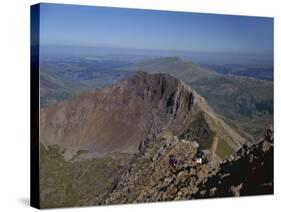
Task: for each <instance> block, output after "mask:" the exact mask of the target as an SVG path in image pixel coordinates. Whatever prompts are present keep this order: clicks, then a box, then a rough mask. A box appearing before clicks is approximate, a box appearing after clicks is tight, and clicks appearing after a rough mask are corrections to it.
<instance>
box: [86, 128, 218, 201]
mask: <svg viewBox="0 0 281 212" xmlns="http://www.w3.org/2000/svg"><path fill="white" fill-rule="evenodd" d="M198 149H199V145H198V143H197V142H196V141H187V140H184V139H178V138H177V137H176V136H173V135H172V134H171V133H169V132H162V133H160V134H159V135H157V136H155V137H152V138H149V141H148V142H147V144H146V145H145V147H143V149H142V150H141V151H140V152H139V153H137V154H135V155H134V157H133V158H132V159H131V161H130V163H129V164H128V165H127V166H125V167H124V168H123V169H122V170H120V173H119V174H118V176H117V177H116V180H115V182H114V183H113V184H112V187H111V189H110V191H109V192H108V194H107V195H105V196H102V197H101V198H100V199H99V201H98V202H96V201H97V198H95V199H91V198H89V199H87V201H85V205H92V204H93V203H95V204H117V203H118V204H120V203H137V202H155V201H168V200H180V199H189V198H190V197H191V194H193V193H196V192H197V191H198V190H199V187H198V185H199V184H200V183H201V182H203V181H204V180H205V179H206V178H207V177H208V176H212V175H213V174H215V173H216V172H217V170H218V167H219V160H218V158H217V157H216V156H215V155H213V154H211V152H210V151H208V150H204V151H203V155H202V158H203V163H202V164H198V163H197V162H196V159H197V151H198ZM170 155H175V156H176V158H177V163H176V164H175V166H171V165H169V156H170Z"/></svg>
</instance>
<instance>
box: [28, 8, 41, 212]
mask: <svg viewBox="0 0 281 212" xmlns="http://www.w3.org/2000/svg"><path fill="white" fill-rule="evenodd" d="M30 12H31V14H30V44H31V46H30V48H31V49H30V50H31V56H30V67H31V70H30V89H31V90H30V101H31V102H30V105H31V108H30V109H31V111H30V112H31V113H30V114H31V121H30V123H31V126H30V131H31V132H30V139H31V141H30V154H31V155H30V204H31V206H32V207H35V208H39V207H40V187H39V34H40V5H39V4H37V5H33V6H31V10H30Z"/></svg>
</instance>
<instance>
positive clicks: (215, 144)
mask: <svg viewBox="0 0 281 212" xmlns="http://www.w3.org/2000/svg"><path fill="white" fill-rule="evenodd" d="M218 141H219V139H218V136H215V137H214V141H213V144H212V148H211V152H212V154H215V153H216V150H217V146H218Z"/></svg>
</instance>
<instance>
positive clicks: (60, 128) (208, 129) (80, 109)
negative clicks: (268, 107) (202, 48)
mask: <svg viewBox="0 0 281 212" xmlns="http://www.w3.org/2000/svg"><path fill="white" fill-rule="evenodd" d="M163 131H165V132H168V133H171V134H173V135H176V136H180V137H181V138H184V139H191V140H197V141H198V143H199V144H200V145H202V146H203V147H204V148H206V149H210V150H212V152H213V153H216V155H217V156H219V157H220V158H222V159H223V158H225V157H227V156H228V155H230V154H232V153H233V152H234V151H235V150H237V149H238V148H240V147H241V145H242V144H243V143H244V142H245V141H244V138H242V137H241V136H240V135H239V134H238V133H237V132H236V131H234V130H233V129H232V128H231V127H229V126H228V125H227V124H226V123H225V122H224V121H223V120H222V119H220V118H219V117H218V116H217V115H216V113H215V112H214V111H213V110H212V109H211V108H210V107H209V105H208V104H207V102H206V101H205V99H204V98H202V97H201V96H200V95H198V94H197V92H196V91H194V90H193V89H191V88H190V87H188V86H187V85H185V84H184V83H183V82H182V81H180V80H178V79H176V78H175V77H173V76H171V75H169V74H148V73H145V72H137V73H136V74H135V75H133V76H131V77H130V78H129V79H127V80H124V81H122V82H120V83H119V84H116V85H113V86H111V87H107V88H104V89H100V90H96V91H93V92H85V93H82V94H80V95H79V96H77V97H75V98H73V99H71V100H68V101H64V102H60V103H57V104H53V105H50V106H48V107H46V108H44V109H41V111H40V141H41V142H42V143H44V144H46V145H58V146H60V147H62V148H64V149H66V150H71V151H72V150H73V151H78V150H87V151H88V152H89V153H91V155H95V156H96V155H103V154H106V153H110V152H124V153H135V152H138V151H139V150H140V149H141V148H142V147H143V146H144V145H146V143H147V141H148V140H149V139H150V138H151V137H153V136H155V135H156V134H159V133H160V132H163Z"/></svg>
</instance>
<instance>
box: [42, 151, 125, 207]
mask: <svg viewBox="0 0 281 212" xmlns="http://www.w3.org/2000/svg"><path fill="white" fill-rule="evenodd" d="M127 157H128V155H125V154H118V155H108V156H104V157H100V158H94V159H87V160H81V161H72V162H71V161H66V160H65V159H64V157H63V156H62V154H61V152H60V151H59V149H58V148H57V147H55V146H52V147H50V146H49V147H48V148H46V147H44V146H43V145H41V147H40V200H41V207H42V208H54V207H70V206H79V205H82V204H83V201H82V200H84V199H85V198H87V197H88V196H89V195H90V196H91V197H92V196H99V195H100V194H102V193H105V191H106V190H107V189H108V188H109V187H110V186H111V184H112V182H113V179H114V176H115V174H116V173H117V172H118V171H119V169H120V167H122V165H123V163H124V162H125V161H126V159H127Z"/></svg>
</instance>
